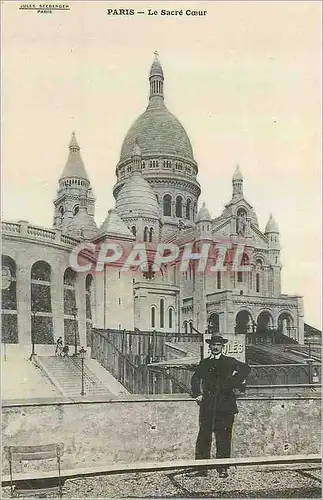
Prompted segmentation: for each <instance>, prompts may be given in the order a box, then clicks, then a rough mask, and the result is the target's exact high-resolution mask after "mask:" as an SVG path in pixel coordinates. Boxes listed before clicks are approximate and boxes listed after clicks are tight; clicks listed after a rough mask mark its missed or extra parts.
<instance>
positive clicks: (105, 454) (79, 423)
mask: <svg viewBox="0 0 323 500" xmlns="http://www.w3.org/2000/svg"><path fill="white" fill-rule="evenodd" d="M26 403H28V402H26ZM30 403H32V401H30ZM30 403H29V404H30ZM239 409H240V412H239V414H238V415H237V417H236V422H235V425H234V434H233V449H232V452H233V456H236V457H238V456H268V455H283V454H285V453H286V454H310V453H319V451H320V443H321V438H320V432H321V424H320V409H321V402H320V398H319V397H318V396H316V397H315V396H309V397H297V396H288V395H286V396H285V397H284V396H281V397H275V396H272V397H270V396H263V397H250V396H249V397H247V396H245V397H241V398H240V400H239ZM197 431H198V407H197V405H196V403H195V401H193V400H192V399H190V398H187V397H185V396H183V397H181V396H162V397H160V398H159V399H158V398H157V397H156V398H154V399H152V398H140V397H137V398H135V397H134V396H127V397H125V398H124V399H118V400H113V401H107V402H104V403H95V402H88V403H80V404H64V403H62V404H57V403H56V404H55V403H51V404H47V405H46V404H39V405H36V404H34V405H30V406H28V405H27V404H23V405H17V406H14V405H12V404H11V405H10V404H8V405H6V406H5V407H4V408H3V418H2V445H3V446H6V445H17V444H26V445H28V444H45V443H50V442H58V441H59V442H63V443H64V444H65V453H64V460H63V468H74V467H86V466H93V465H95V464H100V463H101V464H102V463H112V462H116V461H118V462H125V463H129V462H137V461H164V460H176V459H185V458H187V459H189V458H192V457H193V456H194V446H195V439H196V436H197ZM7 472H8V467H7V463H4V470H3V473H7Z"/></svg>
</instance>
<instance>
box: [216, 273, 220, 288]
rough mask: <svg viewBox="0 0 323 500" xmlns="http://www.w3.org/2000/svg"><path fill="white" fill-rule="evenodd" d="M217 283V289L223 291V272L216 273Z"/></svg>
mask: <svg viewBox="0 0 323 500" xmlns="http://www.w3.org/2000/svg"><path fill="white" fill-rule="evenodd" d="M216 282H217V289H218V290H221V271H217V273H216Z"/></svg>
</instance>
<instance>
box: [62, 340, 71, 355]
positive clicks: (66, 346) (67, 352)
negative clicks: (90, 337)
mask: <svg viewBox="0 0 323 500" xmlns="http://www.w3.org/2000/svg"><path fill="white" fill-rule="evenodd" d="M69 350H70V348H69V345H68V344H67V343H66V344H65V345H64V347H63V356H64V357H66V356H68V355H69Z"/></svg>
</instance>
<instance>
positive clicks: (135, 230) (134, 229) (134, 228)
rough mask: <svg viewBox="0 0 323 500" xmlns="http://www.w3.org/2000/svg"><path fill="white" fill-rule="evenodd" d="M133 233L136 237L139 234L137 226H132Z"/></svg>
mask: <svg viewBox="0 0 323 500" xmlns="http://www.w3.org/2000/svg"><path fill="white" fill-rule="evenodd" d="M131 232H132V234H133V235H134V236H136V234H137V228H136V226H132V228H131Z"/></svg>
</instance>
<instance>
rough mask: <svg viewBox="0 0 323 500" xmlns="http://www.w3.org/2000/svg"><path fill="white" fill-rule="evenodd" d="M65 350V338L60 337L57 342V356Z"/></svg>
mask: <svg viewBox="0 0 323 500" xmlns="http://www.w3.org/2000/svg"><path fill="white" fill-rule="evenodd" d="M62 350H63V339H62V337H58V339H57V342H56V349H55V356H61V355H62Z"/></svg>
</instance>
